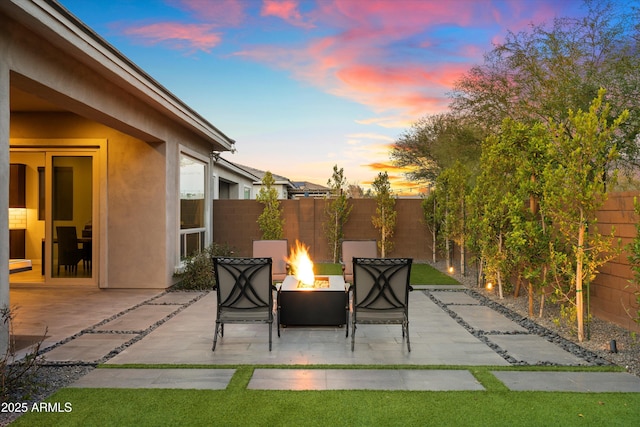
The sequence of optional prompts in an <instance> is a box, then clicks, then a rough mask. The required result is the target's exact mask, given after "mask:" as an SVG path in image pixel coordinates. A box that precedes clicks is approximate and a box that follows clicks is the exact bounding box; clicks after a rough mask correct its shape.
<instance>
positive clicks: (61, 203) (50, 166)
mask: <svg viewBox="0 0 640 427" xmlns="http://www.w3.org/2000/svg"><path fill="white" fill-rule="evenodd" d="M96 154H97V151H82V152H47V156H46V167H45V168H44V180H43V181H44V183H45V185H44V187H45V194H44V200H45V207H46V208H45V210H44V212H45V219H46V220H45V224H46V227H45V228H46V230H45V239H44V241H43V249H44V254H43V260H46V262H45V263H44V267H43V271H44V273H45V281H49V280H51V281H52V282H56V281H62V280H64V281H73V283H95V279H94V278H95V277H96V270H97V268H98V265H97V259H98V257H96V256H95V253H96V251H94V248H96V247H98V246H97V244H96V243H97V242H96V237H97V233H95V228H94V224H95V221H94V217H95V215H96V194H98V193H97V191H96V189H97V184H96V181H97V180H96V174H95V170H96V167H95V166H96V164H97V155H96Z"/></svg>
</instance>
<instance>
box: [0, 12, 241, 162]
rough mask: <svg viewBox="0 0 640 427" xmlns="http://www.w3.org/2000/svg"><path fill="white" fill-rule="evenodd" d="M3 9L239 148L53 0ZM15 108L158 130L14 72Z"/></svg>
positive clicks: (220, 147)
mask: <svg viewBox="0 0 640 427" xmlns="http://www.w3.org/2000/svg"><path fill="white" fill-rule="evenodd" d="M0 9H1V10H3V11H4V12H5V13H6V14H7V15H9V16H11V17H12V18H14V19H15V20H16V21H17V22H19V23H20V24H22V25H23V26H25V27H26V28H28V29H29V30H30V31H32V32H33V33H35V34H37V35H38V36H40V37H42V38H43V39H45V40H47V41H48V42H50V43H51V44H53V45H54V46H56V47H57V48H59V49H60V50H61V51H62V52H64V53H65V54H68V55H69V56H70V57H71V58H73V60H75V61H78V62H80V63H82V64H84V65H85V66H87V67H88V68H90V69H92V70H94V71H95V72H96V73H97V74H98V75H99V76H101V78H104V79H105V80H107V81H108V82H109V83H112V84H114V85H116V86H118V87H119V88H121V89H123V90H124V91H125V92H126V93H127V94H130V95H132V96H134V97H135V98H137V99H138V100H139V101H141V102H142V103H144V104H145V105H147V106H149V107H151V108H152V109H154V110H156V111H158V112H159V113H160V114H162V115H163V116H165V117H167V118H168V119H169V120H171V121H172V122H174V123H178V124H180V125H182V126H183V127H185V128H186V129H188V130H189V131H190V132H192V133H195V134H196V135H198V136H199V137H200V138H202V139H203V140H205V141H207V142H208V143H209V144H211V149H212V150H214V151H231V150H234V149H235V147H234V144H235V141H234V140H233V139H231V138H230V137H228V136H227V135H225V134H224V133H223V132H221V131H220V130H219V129H217V128H216V127H215V126H214V125H212V124H211V123H210V122H208V121H207V120H206V119H204V118H203V117H202V116H200V115H199V114H198V113H196V112H195V111H194V110H193V109H191V108H190V107H189V106H188V105H186V104H185V103H184V102H183V101H181V100H180V99H179V98H177V97H176V96H175V95H174V94H172V93H171V92H169V91H168V90H167V89H166V88H165V87H163V86H162V85H161V84H159V83H158V82H157V81H156V80H155V79H153V78H152V77H151V76H150V75H148V74H147V73H146V72H145V71H143V70H142V69H141V68H140V67H138V66H137V65H136V64H135V63H133V62H132V61H131V60H129V59H128V58H127V57H126V56H124V55H123V54H122V53H121V52H120V51H118V50H117V49H116V48H115V47H114V46H112V45H111V44H109V43H108V42H107V41H106V40H104V39H103V38H102V37H100V36H99V35H98V34H96V33H95V32H94V31H93V30H92V29H91V28H89V27H88V26H86V25H85V24H84V23H83V22H82V21H80V20H79V19H78V18H76V17H75V16H74V15H72V14H71V13H70V12H69V11H68V10H66V9H65V8H64V7H63V6H62V5H60V4H59V3H58V2H56V1H53V0H28V1H24V0H20V1H17V0H6V1H2V2H0ZM10 110H11V111H12V112H28V111H30V112H34V111H39V112H72V113H75V114H78V115H81V116H83V117H87V118H90V119H92V120H96V121H98V122H100V123H103V124H105V125H108V126H110V127H113V128H115V129H118V130H121V131H123V132H126V133H128V134H131V135H133V136H136V137H139V138H141V139H143V140H146V141H150V142H151V141H158V140H159V139H158V137H157V136H153V135H150V134H149V133H146V132H144V131H143V130H141V129H135V128H134V127H132V126H131V125H128V124H127V123H126V122H125V121H124V120H121V119H120V118H118V117H114V115H107V114H105V113H104V112H103V111H100V110H99V109H97V108H92V107H91V106H90V105H87V104H86V103H82V102H80V101H78V100H75V99H73V98H72V97H70V96H66V95H64V94H61V93H59V92H56V91H55V90H52V89H51V88H47V87H45V86H44V85H42V84H39V83H37V82H34V81H33V80H31V79H29V78H27V77H24V76H21V75H19V74H18V73H12V75H11V93H10Z"/></svg>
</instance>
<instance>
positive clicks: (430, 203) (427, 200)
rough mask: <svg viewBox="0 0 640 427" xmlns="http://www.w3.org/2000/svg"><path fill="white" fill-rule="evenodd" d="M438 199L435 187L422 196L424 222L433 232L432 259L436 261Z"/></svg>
mask: <svg viewBox="0 0 640 427" xmlns="http://www.w3.org/2000/svg"><path fill="white" fill-rule="evenodd" d="M437 203H438V201H437V199H436V193H435V191H433V188H430V189H429V192H428V193H427V194H426V195H425V196H424V197H423V198H422V203H421V205H422V215H423V219H424V223H425V224H426V225H427V227H428V228H429V231H430V232H431V257H432V261H433V262H434V263H435V262H436V261H437V259H436V258H437V253H438V251H437V247H438V241H437V238H438V230H439V227H438V218H437V216H436V209H437Z"/></svg>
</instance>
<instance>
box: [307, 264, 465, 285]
mask: <svg viewBox="0 0 640 427" xmlns="http://www.w3.org/2000/svg"><path fill="white" fill-rule="evenodd" d="M315 273H316V274H319V275H322V274H342V267H341V266H340V264H332V263H317V264H315ZM410 281H411V284H412V285H458V284H459V283H458V281H457V280H455V279H454V278H453V277H450V276H448V275H446V274H444V273H441V272H440V271H438V270H437V269H435V268H433V267H431V266H430V265H429V264H419V263H414V264H412V265H411V278H410Z"/></svg>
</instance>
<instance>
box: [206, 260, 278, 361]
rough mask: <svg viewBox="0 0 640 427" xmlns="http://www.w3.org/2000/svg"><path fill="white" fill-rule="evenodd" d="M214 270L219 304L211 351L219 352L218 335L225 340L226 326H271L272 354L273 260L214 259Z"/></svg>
mask: <svg viewBox="0 0 640 427" xmlns="http://www.w3.org/2000/svg"><path fill="white" fill-rule="evenodd" d="M213 266H214V274H215V278H216V294H217V297H218V302H217V311H216V327H215V332H214V336H213V348H212V349H211V350H212V351H215V349H216V343H217V341H218V333H220V336H221V337H222V336H224V324H225V323H267V324H268V325H269V351H271V335H272V329H273V328H272V326H273V310H274V304H273V294H274V290H275V288H274V286H273V283H272V282H271V258H223V257H214V258H213ZM278 336H280V326H279V325H278Z"/></svg>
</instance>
